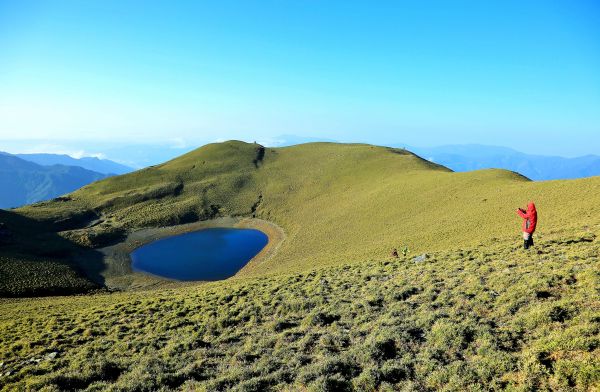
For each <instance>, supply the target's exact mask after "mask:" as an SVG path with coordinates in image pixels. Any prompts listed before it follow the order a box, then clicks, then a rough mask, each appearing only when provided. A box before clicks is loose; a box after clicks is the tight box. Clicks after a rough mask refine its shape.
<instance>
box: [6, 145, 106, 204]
mask: <svg viewBox="0 0 600 392" xmlns="http://www.w3.org/2000/svg"><path fill="white" fill-rule="evenodd" d="M106 177H107V175H106V174H103V173H97V172H94V171H91V170H87V169H84V168H81V167H77V166H67V165H52V166H42V165H38V164H36V163H33V162H29V161H26V160H24V159H21V158H19V157H16V156H14V155H11V154H6V153H0V188H1V189H2V192H1V193H0V208H13V207H19V206H22V205H25V204H30V203H35V202H38V201H42V200H48V199H52V198H54V197H57V196H60V195H63V194H65V193H69V192H73V191H74V190H76V189H79V188H81V187H82V186H84V185H87V184H89V183H91V182H94V181H98V180H101V179H103V178H106Z"/></svg>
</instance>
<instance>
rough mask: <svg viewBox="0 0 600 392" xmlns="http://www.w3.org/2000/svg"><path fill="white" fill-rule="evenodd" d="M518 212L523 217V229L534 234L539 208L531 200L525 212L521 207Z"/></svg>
mask: <svg viewBox="0 0 600 392" xmlns="http://www.w3.org/2000/svg"><path fill="white" fill-rule="evenodd" d="M517 214H519V215H520V216H521V218H523V231H524V232H525V233H529V234H533V232H534V231H535V226H536V225H537V210H536V209H535V204H533V202H530V203H529V204H528V205H527V212H523V211H522V210H521V209H520V208H519V209H518V210H517Z"/></svg>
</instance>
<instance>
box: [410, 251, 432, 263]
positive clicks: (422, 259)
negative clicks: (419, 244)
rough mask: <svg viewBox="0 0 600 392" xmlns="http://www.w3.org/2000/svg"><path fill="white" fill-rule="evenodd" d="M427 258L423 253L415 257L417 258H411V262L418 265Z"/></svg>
mask: <svg viewBox="0 0 600 392" xmlns="http://www.w3.org/2000/svg"><path fill="white" fill-rule="evenodd" d="M428 257H429V256H428V255H427V253H423V254H422V255H419V256H417V257H415V258H413V261H414V262H415V263H420V262H422V261H425V260H427V258H428Z"/></svg>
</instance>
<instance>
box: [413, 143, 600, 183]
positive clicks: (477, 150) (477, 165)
mask: <svg viewBox="0 0 600 392" xmlns="http://www.w3.org/2000/svg"><path fill="white" fill-rule="evenodd" d="M406 148H407V149H408V150H410V151H412V152H414V153H415V154H418V155H420V156H421V157H422V158H425V159H427V160H430V161H433V162H435V163H439V164H440V165H444V166H446V167H448V168H450V169H452V170H454V171H458V172H464V171H471V170H479V169H489V168H497V169H506V170H512V171H515V172H518V173H520V174H522V175H524V176H526V177H528V178H530V179H532V180H536V181H541V180H559V179H573V178H583V177H591V176H598V175H600V156H597V155H586V156H582V157H576V158H564V157H558V156H544V155H531V154H525V153H522V152H519V151H516V150H513V149H511V148H507V147H495V146H483V145H478V144H469V145H449V146H441V147H425V148H424V147H406Z"/></svg>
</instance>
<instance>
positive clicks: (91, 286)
mask: <svg viewBox="0 0 600 392" xmlns="http://www.w3.org/2000/svg"><path fill="white" fill-rule="evenodd" d="M0 222H1V223H3V225H2V227H3V230H2V235H0V296H3V297H16V296H18V297H23V296H45V295H65V294H74V293H81V292H88V291H90V290H95V289H99V288H101V287H103V285H104V278H103V277H102V275H101V272H102V270H103V269H104V268H105V265H104V262H103V256H102V254H101V253H99V252H97V251H95V250H91V249H86V248H83V247H81V246H78V245H76V244H74V243H73V242H71V241H69V240H67V239H65V238H63V237H61V236H60V235H59V234H58V233H57V232H56V231H55V229H56V225H52V224H48V223H44V222H40V221H36V220H34V219H31V218H27V217H25V216H23V215H19V214H17V213H14V212H12V211H5V210H0ZM75 258H78V259H79V260H84V262H83V263H76V262H75Z"/></svg>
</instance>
